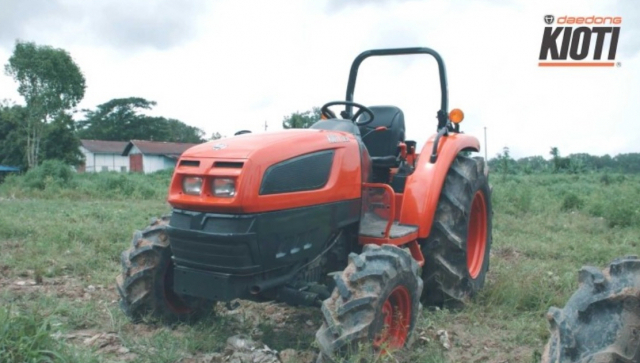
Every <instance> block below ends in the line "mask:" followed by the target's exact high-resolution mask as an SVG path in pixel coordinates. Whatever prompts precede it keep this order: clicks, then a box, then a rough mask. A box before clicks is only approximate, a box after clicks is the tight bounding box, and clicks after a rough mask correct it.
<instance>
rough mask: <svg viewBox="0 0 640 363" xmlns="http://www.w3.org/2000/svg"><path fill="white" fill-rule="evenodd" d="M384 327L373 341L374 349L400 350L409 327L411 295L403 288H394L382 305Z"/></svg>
mask: <svg viewBox="0 0 640 363" xmlns="http://www.w3.org/2000/svg"><path fill="white" fill-rule="evenodd" d="M382 315H383V316H384V318H383V319H384V326H383V328H382V331H381V332H379V333H378V335H377V336H376V338H375V339H374V341H373V345H374V347H375V348H381V347H382V348H383V349H384V348H395V349H398V348H402V347H403V346H404V343H405V342H406V340H407V335H408V333H409V328H410V325H411V295H410V294H409V290H407V288H406V287H404V286H398V287H396V288H395V289H394V290H393V291H392V292H391V294H390V295H389V297H388V298H387V300H386V301H385V302H384V305H382Z"/></svg>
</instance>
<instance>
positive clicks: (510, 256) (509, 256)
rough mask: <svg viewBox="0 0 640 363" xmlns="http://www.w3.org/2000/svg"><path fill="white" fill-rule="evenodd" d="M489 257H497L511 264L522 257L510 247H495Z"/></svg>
mask: <svg viewBox="0 0 640 363" xmlns="http://www.w3.org/2000/svg"><path fill="white" fill-rule="evenodd" d="M491 255H492V256H491V258H494V257H499V258H500V259H502V260H504V261H506V262H509V263H512V264H513V263H516V262H518V260H520V258H522V257H523V254H522V253H521V252H520V251H518V250H517V249H515V248H514V247H512V246H501V247H496V248H494V249H493V251H491Z"/></svg>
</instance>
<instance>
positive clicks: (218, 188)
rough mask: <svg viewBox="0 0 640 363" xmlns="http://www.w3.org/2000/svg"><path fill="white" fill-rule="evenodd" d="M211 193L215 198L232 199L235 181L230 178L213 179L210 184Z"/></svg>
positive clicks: (234, 193) (234, 192)
mask: <svg viewBox="0 0 640 363" xmlns="http://www.w3.org/2000/svg"><path fill="white" fill-rule="evenodd" d="M211 192H213V195H214V196H216V197H223V198H230V197H233V196H234V195H236V181H235V180H234V179H231V178H215V179H213V181H212V182H211Z"/></svg>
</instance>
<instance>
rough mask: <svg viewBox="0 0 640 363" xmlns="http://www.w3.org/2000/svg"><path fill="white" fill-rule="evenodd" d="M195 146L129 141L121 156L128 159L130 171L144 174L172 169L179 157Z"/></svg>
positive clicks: (176, 143)
mask: <svg viewBox="0 0 640 363" xmlns="http://www.w3.org/2000/svg"><path fill="white" fill-rule="evenodd" d="M195 145H197V144H185V143H178V142H161V141H144V140H131V141H129V143H127V145H126V147H125V148H124V151H123V152H122V155H123V156H125V157H128V160H129V165H130V170H131V171H133V172H143V173H145V174H146V173H153V172H154V171H158V170H163V169H168V168H174V167H175V166H176V162H177V161H178V158H179V157H180V155H182V153H183V152H185V151H186V150H187V149H189V148H190V147H192V146H195Z"/></svg>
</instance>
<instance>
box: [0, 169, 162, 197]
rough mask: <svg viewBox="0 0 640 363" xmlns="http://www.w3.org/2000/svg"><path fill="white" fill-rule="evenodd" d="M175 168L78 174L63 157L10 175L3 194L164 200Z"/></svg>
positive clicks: (0, 191) (1, 190) (1, 185)
mask: <svg viewBox="0 0 640 363" xmlns="http://www.w3.org/2000/svg"><path fill="white" fill-rule="evenodd" d="M172 173H173V170H171V169H167V170H161V171H157V172H155V173H151V174H146V175H145V174H139V173H119V172H113V171H112V172H102V173H81V174H76V172H75V171H73V170H72V169H71V168H70V167H69V166H68V165H66V164H65V163H63V162H61V161H59V160H47V161H45V162H43V163H42V165H40V166H39V167H37V168H34V169H32V170H29V172H27V173H26V174H25V175H22V176H9V177H7V178H6V180H5V182H4V183H3V184H0V194H1V193H6V194H8V195H13V196H17V197H28V196H33V197H39V198H44V199H57V198H67V199H71V200H85V199H102V200H105V199H109V200H112V199H113V200H128V199H131V198H135V199H144V200H154V199H155V200H163V199H164V198H166V195H167V192H168V188H169V182H170V180H171V176H172Z"/></svg>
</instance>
